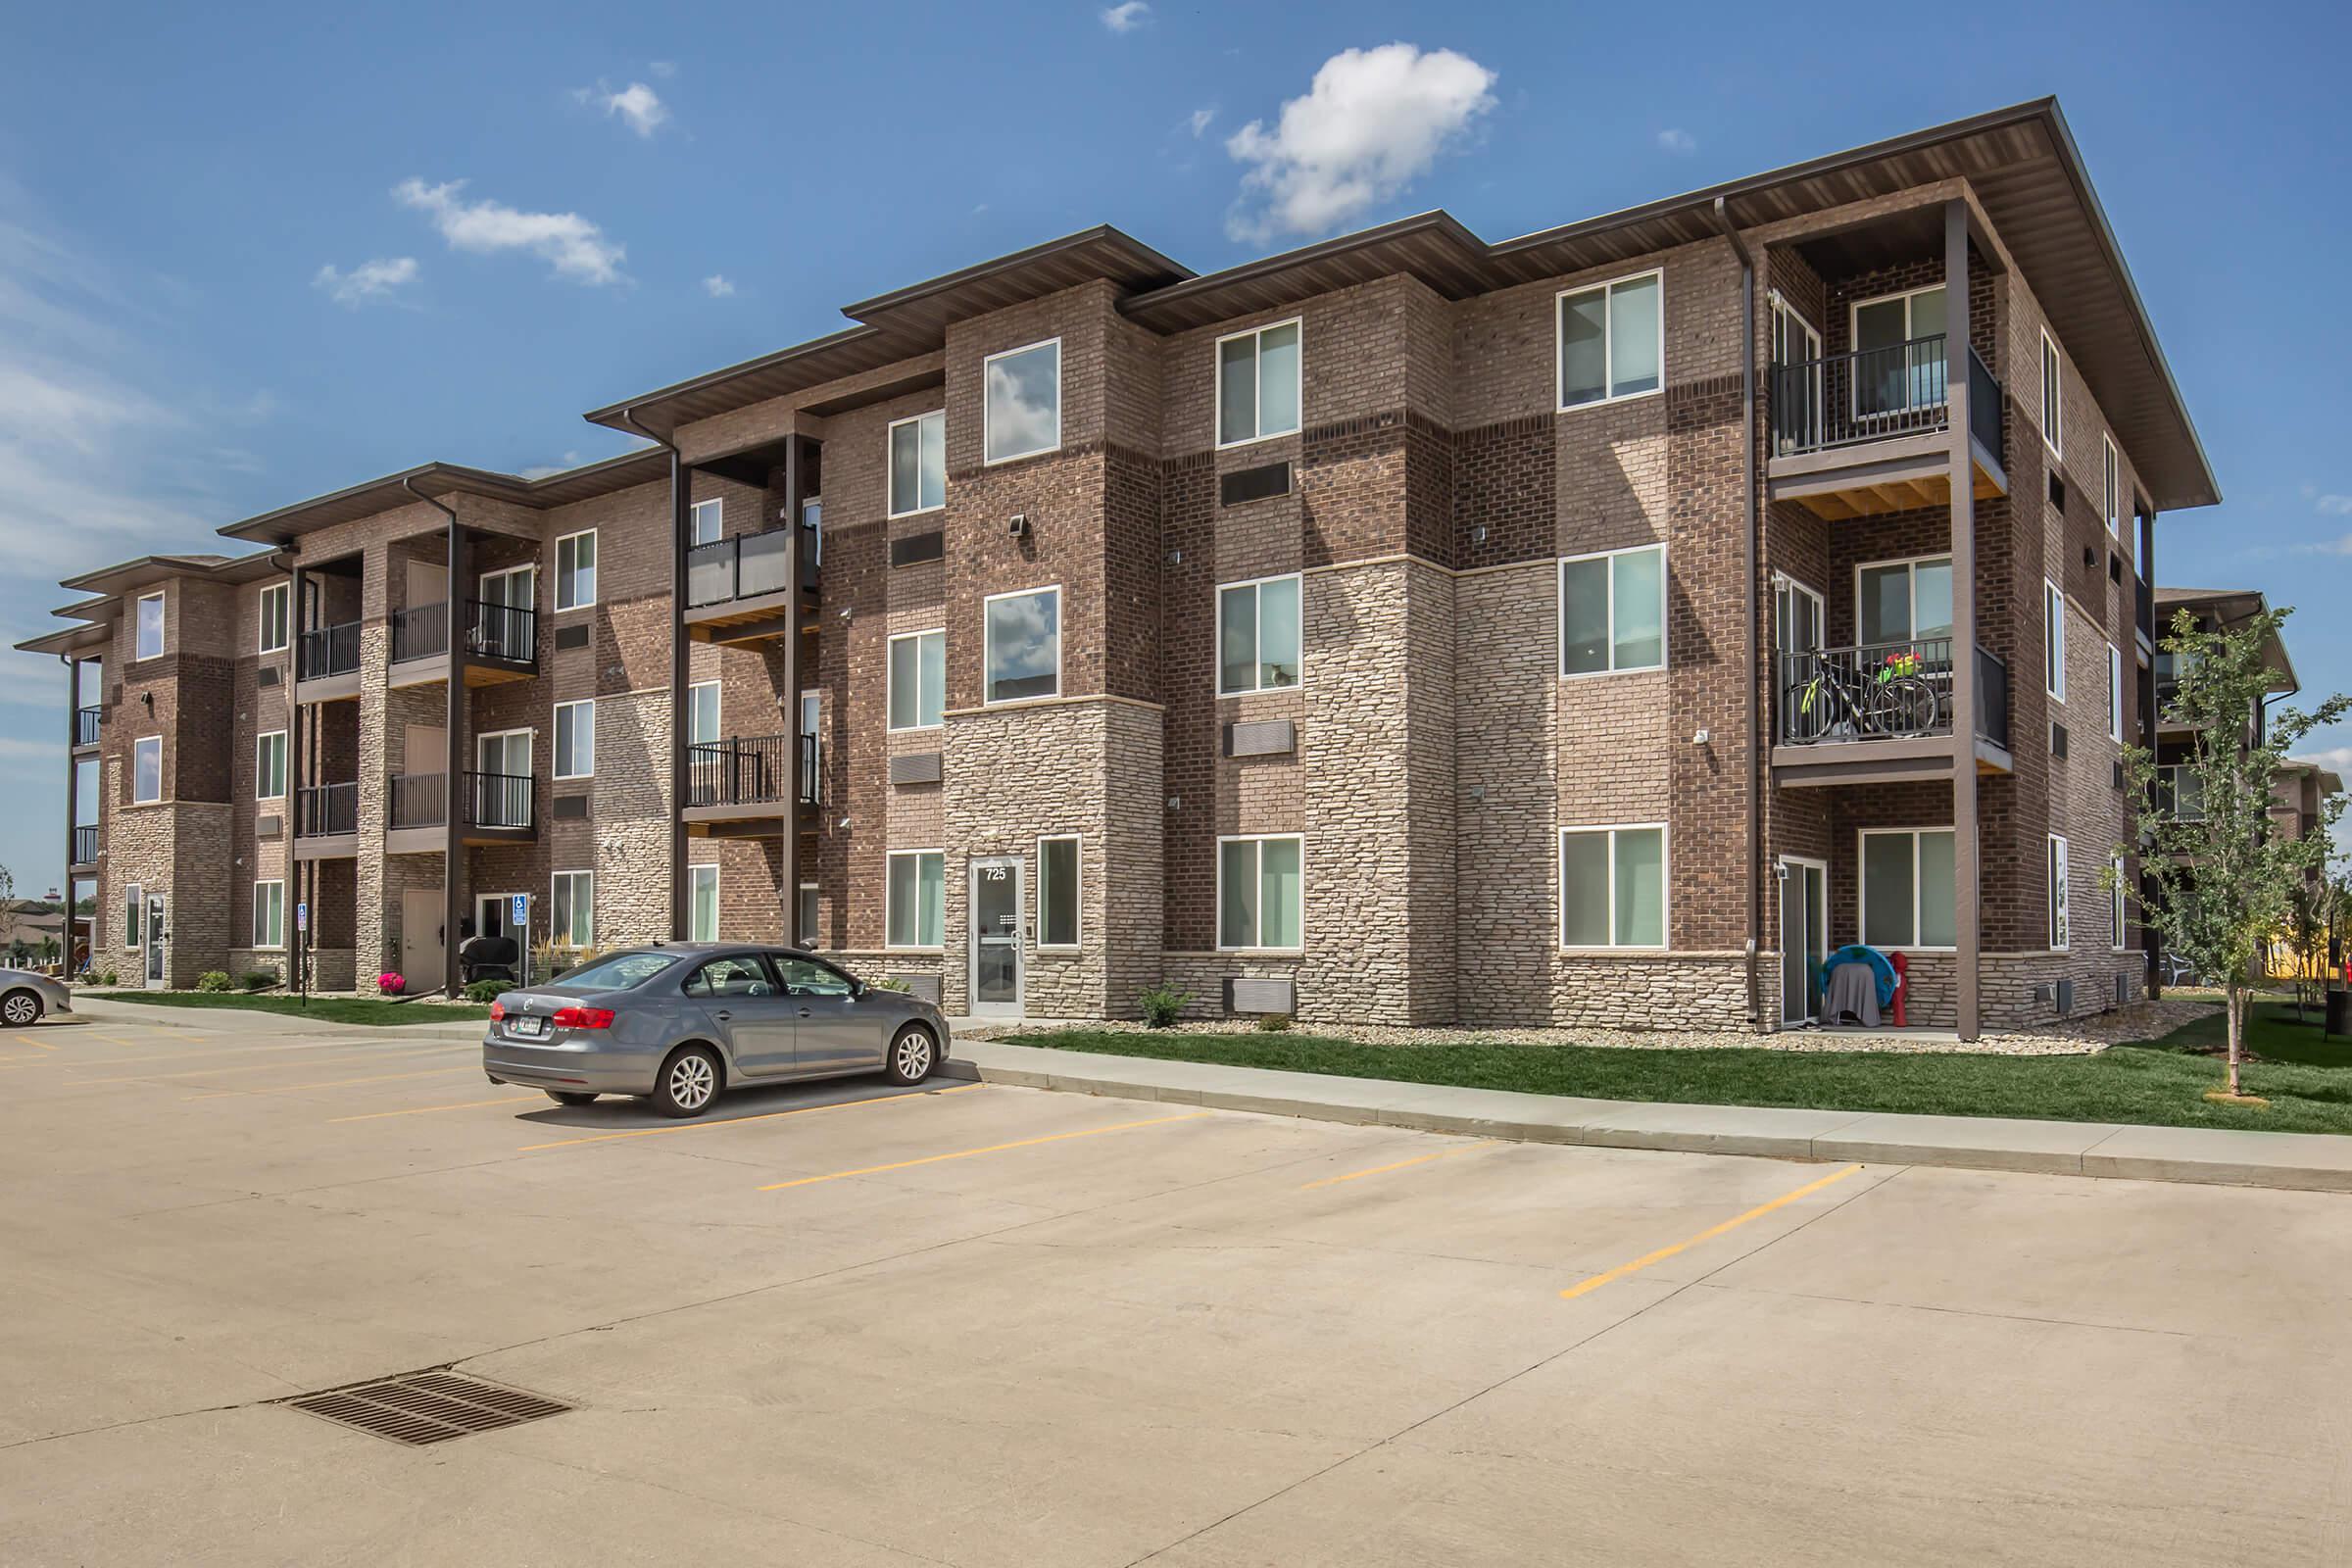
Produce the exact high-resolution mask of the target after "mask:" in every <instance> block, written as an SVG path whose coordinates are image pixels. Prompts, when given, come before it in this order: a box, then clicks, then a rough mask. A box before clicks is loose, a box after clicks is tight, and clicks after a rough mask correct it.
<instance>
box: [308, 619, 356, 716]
mask: <svg viewBox="0 0 2352 1568" xmlns="http://www.w3.org/2000/svg"><path fill="white" fill-rule="evenodd" d="M359 695H360V623H359V622H358V621H356V620H347V621H345V622H343V623H342V624H341V625H339V626H319V627H316V628H314V629H312V630H310V631H306V632H304V633H303V634H302V640H301V642H300V643H299V644H298V645H297V646H296V648H295V651H294V700H295V701H296V702H298V703H333V702H344V701H349V700H351V699H354V698H356V697H358V696H359Z"/></svg>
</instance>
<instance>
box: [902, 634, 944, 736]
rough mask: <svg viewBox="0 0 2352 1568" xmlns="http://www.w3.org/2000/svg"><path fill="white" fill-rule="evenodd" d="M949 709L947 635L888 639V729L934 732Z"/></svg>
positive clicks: (917, 635)
mask: <svg viewBox="0 0 2352 1568" xmlns="http://www.w3.org/2000/svg"><path fill="white" fill-rule="evenodd" d="M947 706H948V634H947V632H946V630H945V629H936V630H932V631H904V632H901V633H899V634H898V635H897V636H895V637H893V638H891V640H890V727H891V728H892V729H894V730H896V729H937V728H938V727H939V726H940V724H941V722H942V721H943V716H944V714H945V713H946V711H947Z"/></svg>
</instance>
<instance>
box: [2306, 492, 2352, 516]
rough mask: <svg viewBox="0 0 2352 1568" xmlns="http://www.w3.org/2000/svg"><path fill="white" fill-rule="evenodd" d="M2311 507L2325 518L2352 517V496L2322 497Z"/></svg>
mask: <svg viewBox="0 0 2352 1568" xmlns="http://www.w3.org/2000/svg"><path fill="white" fill-rule="evenodd" d="M2311 506H2312V510H2313V511H2314V512H2317V513H2318V514H2319V515H2321V516H2323V517H2352V496H2320V497H2318V498H2317V499H2315V500H2314V501H2313V502H2312V504H2311Z"/></svg>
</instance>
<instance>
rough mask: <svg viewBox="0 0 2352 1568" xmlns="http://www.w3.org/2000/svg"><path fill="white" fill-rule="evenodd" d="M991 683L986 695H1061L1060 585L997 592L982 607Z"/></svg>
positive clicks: (1001, 699) (1006, 699) (1010, 699)
mask: <svg viewBox="0 0 2352 1568" xmlns="http://www.w3.org/2000/svg"><path fill="white" fill-rule="evenodd" d="M981 615H982V642H983V644H984V652H985V662H986V664H987V673H988V684H987V689H986V692H985V693H984V700H985V701H987V702H991V703H1017V702H1020V701H1022V700H1023V699H1025V698H1032V697H1058V696H1060V695H1061V590H1060V589H1059V588H1032V589H1030V590H1028V591H1027V592H1025V593H1017V594H996V595H993V596H991V597H990V598H989V599H988V601H987V602H986V603H985V605H984V606H983V607H982V611H981Z"/></svg>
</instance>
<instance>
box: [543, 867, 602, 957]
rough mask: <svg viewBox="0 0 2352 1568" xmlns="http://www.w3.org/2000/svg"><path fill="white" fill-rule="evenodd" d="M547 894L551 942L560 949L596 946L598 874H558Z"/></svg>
mask: <svg viewBox="0 0 2352 1568" xmlns="http://www.w3.org/2000/svg"><path fill="white" fill-rule="evenodd" d="M548 891H549V894H550V897H549V899H548V906H547V907H548V926H547V934H548V939H549V940H550V941H552V942H554V943H555V945H556V946H557V947H559V948H587V947H593V946H595V945H596V873H595V872H594V871H558V872H557V873H556V874H555V876H554V878H553V879H552V883H551V885H550V887H549V889H548Z"/></svg>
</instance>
